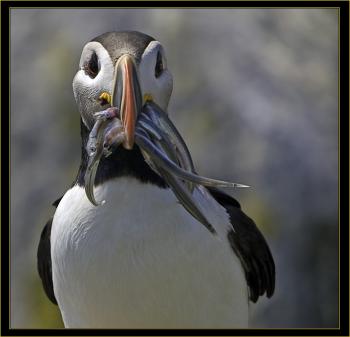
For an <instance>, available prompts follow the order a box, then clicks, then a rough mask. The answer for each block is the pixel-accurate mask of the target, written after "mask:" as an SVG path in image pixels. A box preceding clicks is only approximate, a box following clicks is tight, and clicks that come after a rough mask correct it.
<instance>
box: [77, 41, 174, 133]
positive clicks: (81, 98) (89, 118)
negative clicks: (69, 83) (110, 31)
mask: <svg viewBox="0 0 350 337" xmlns="http://www.w3.org/2000/svg"><path fill="white" fill-rule="evenodd" d="M125 53H130V49H126V50H125ZM93 57H95V58H96V59H95V60H96V62H97V65H98V69H97V71H96V74H94V75H95V76H89V75H91V74H89V72H88V71H86V66H87V65H88V64H89V62H91V59H92V58H93ZM157 64H158V66H157ZM159 64H161V67H159ZM79 67H80V69H79V70H78V72H77V73H76V75H75V77H74V79H73V91H74V97H75V100H76V103H77V105H78V109H79V112H80V115H81V117H82V119H83V121H84V123H85V125H86V126H87V127H88V128H89V129H91V128H92V126H93V124H94V117H93V113H95V112H98V111H102V110H104V109H106V108H107V107H106V106H102V105H101V102H100V101H99V100H98V98H99V97H100V96H101V94H102V93H103V92H107V93H109V94H112V92H113V83H114V64H113V61H112V59H111V57H110V55H109V53H108V52H107V50H106V49H105V48H104V47H103V45H102V44H101V43H99V42H96V41H93V42H89V43H87V44H86V45H85V47H84V49H83V51H82V54H81V58H80V62H79ZM138 75H139V81H140V86H141V91H142V96H143V97H152V99H153V101H154V102H155V103H156V104H158V105H159V106H160V108H162V109H163V110H164V111H166V110H167V107H168V103H169V99H170V96H171V93H172V90H173V77H172V75H171V73H170V71H169V70H168V69H167V61H166V57H165V52H164V49H163V47H162V45H161V44H160V43H159V42H158V41H152V42H150V43H149V45H148V46H147V48H146V49H145V51H144V52H143V54H142V57H141V61H140V64H139V66H138Z"/></svg>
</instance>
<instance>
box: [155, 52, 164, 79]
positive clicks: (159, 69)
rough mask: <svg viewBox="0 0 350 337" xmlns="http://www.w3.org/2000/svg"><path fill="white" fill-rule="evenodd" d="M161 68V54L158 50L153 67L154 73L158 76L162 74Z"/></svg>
mask: <svg viewBox="0 0 350 337" xmlns="http://www.w3.org/2000/svg"><path fill="white" fill-rule="evenodd" d="M163 70H164V65H163V59H162V54H161V53H160V51H158V54H157V63H156V67H155V69H154V75H155V76H156V77H157V78H158V77H159V76H160V75H161V74H162V72H163Z"/></svg>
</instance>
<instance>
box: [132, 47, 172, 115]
mask: <svg viewBox="0 0 350 337" xmlns="http://www.w3.org/2000/svg"><path fill="white" fill-rule="evenodd" d="M159 59H161V61H162V64H163V70H162V72H161V73H160V74H159V76H158V77H157V76H156V65H157V61H158V60H159ZM139 74H140V85H141V90H142V92H143V96H145V95H150V96H152V98H153V100H154V102H155V103H157V104H158V105H159V106H160V107H161V108H162V109H163V110H164V111H166V110H167V108H168V104H169V99H170V96H171V93H172V90H173V76H172V75H171V73H170V71H169V70H168V69H167V61H166V57H165V52H164V48H163V46H162V45H161V44H160V43H159V42H158V41H152V42H150V44H149V45H148V46H147V48H146V49H145V51H144V52H143V54H142V57H141V62H140V65H139Z"/></svg>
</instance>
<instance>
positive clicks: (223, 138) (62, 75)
mask: <svg viewBox="0 0 350 337" xmlns="http://www.w3.org/2000/svg"><path fill="white" fill-rule="evenodd" d="M125 29H132V30H140V31H142V32H145V33H147V34H149V35H152V36H154V37H155V38H156V39H158V40H159V41H160V42H161V43H162V44H163V45H164V47H165V50H166V52H167V59H168V67H169V68H170V69H171V71H172V73H173V75H174V92H173V96H172V99H171V102H170V107H169V112H170V114H171V116H172V119H173V121H174V123H175V124H176V125H177V127H178V129H179V130H180V132H181V134H182V135H183V137H184V139H185V140H186V142H187V144H188V146H189V148H190V151H191V153H192V156H193V159H194V161H195V163H196V167H197V169H198V171H199V173H201V174H203V175H207V176H210V177H215V178H221V179H227V180H233V181H237V182H241V183H246V184H249V185H251V186H252V188H251V189H249V190H235V191H231V192H230V193H231V194H232V195H233V196H234V197H236V198H237V199H238V200H240V202H241V204H242V205H243V209H244V210H245V211H246V212H247V213H248V214H249V215H250V216H251V217H252V218H253V219H255V221H256V222H257V224H258V225H259V227H260V228H261V230H262V231H263V233H264V235H265V237H266V238H267V240H268V242H269V244H270V246H271V249H272V252H273V255H274V257H275V261H276V266H277V284H276V293H275V295H274V297H273V298H272V299H271V300H267V299H265V298H262V299H260V300H259V302H258V304H257V305H251V309H252V320H251V325H252V326H253V327H283V328H291V327H309V328H311V327H337V325H338V270H337V268H338V240H337V239H338V227H337V226H338V214H337V212H338V191H337V184H338V112H337V109H338V103H337V102H338V101H337V95H338V91H337V90H338V89H337V88H338V49H337V47H338V13H337V10H336V9H283V10H282V9H223V10H219V9H210V10H208V9H202V10H181V9H166V10H159V9H138V10H137V9H77V10H72V9H69V10H52V9H13V10H11V326H12V327H14V328H19V327H22V328H23V327H26V328H33V327H61V326H62V323H61V320H60V316H59V312H58V309H57V307H55V306H54V305H52V304H51V303H50V302H49V301H48V299H47V298H46V297H45V295H44V293H43V290H42V288H41V283H40V280H39V278H38V275H37V272H36V249H37V244H38V240H39V236H40V232H41V230H42V228H43V226H44V224H45V222H46V220H47V219H48V218H49V217H50V216H51V215H52V213H53V211H54V208H53V207H50V205H51V203H52V202H53V201H54V200H56V198H58V197H60V196H61V195H62V194H63V193H64V192H65V191H66V189H67V188H68V187H69V186H70V184H71V182H72V181H73V179H74V178H75V175H76V172H77V169H78V165H79V160H80V136H79V115H78V113H77V110H76V108H75V102H74V98H73V94H72V86H71V83H72V79H73V76H74V74H75V72H76V71H77V69H78V62H79V57H80V52H81V50H82V48H83V46H84V44H85V43H86V42H88V41H89V40H90V39H92V38H93V37H95V36H97V35H99V34H101V33H104V32H106V31H112V30H125ZM233 314H234V313H233Z"/></svg>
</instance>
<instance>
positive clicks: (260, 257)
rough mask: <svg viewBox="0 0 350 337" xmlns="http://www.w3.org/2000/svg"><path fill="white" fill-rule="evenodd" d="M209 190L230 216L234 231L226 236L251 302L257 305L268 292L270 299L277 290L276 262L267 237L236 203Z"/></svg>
mask: <svg viewBox="0 0 350 337" xmlns="http://www.w3.org/2000/svg"><path fill="white" fill-rule="evenodd" d="M207 189H208V190H209V192H210V193H211V195H212V196H213V197H214V198H215V199H216V201H217V202H218V203H219V204H220V205H221V206H223V207H224V208H225V209H226V211H227V212H228V214H229V215H230V221H231V224H232V227H233V228H232V230H230V231H229V233H228V235H227V237H228V240H229V242H230V245H231V247H232V249H233V251H234V252H235V253H236V255H237V256H238V258H239V259H240V261H241V263H242V266H243V269H244V271H245V276H246V280H247V284H248V287H249V299H250V300H251V301H252V302H254V303H255V302H256V301H257V300H258V298H259V296H262V295H263V294H264V293H265V292H266V296H267V297H269V298H270V297H271V296H272V295H273V293H274V290H275V263H274V260H273V257H272V254H271V251H270V249H269V246H268V244H267V242H266V240H265V238H264V236H263V235H262V234H261V232H260V231H259V229H258V227H257V226H256V224H255V223H254V221H253V220H252V219H251V218H249V217H248V216H247V215H246V214H245V213H244V212H243V211H242V210H241V206H240V204H239V203H238V201H237V200H235V199H234V198H232V197H231V196H229V195H228V194H226V193H224V192H222V191H220V190H219V189H217V188H212V187H207Z"/></svg>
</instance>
